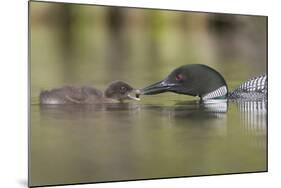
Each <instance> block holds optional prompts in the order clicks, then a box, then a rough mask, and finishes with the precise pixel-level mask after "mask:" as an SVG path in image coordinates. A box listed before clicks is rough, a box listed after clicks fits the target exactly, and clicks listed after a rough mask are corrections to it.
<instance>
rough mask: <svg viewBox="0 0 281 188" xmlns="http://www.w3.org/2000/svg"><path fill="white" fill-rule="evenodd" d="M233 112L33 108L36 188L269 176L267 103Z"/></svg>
mask: <svg viewBox="0 0 281 188" xmlns="http://www.w3.org/2000/svg"><path fill="white" fill-rule="evenodd" d="M165 99H166V98H165V97H164V96H163V97H160V98H158V99H157V100H161V101H163V100H165ZM225 105H226V103H223V104H222V105H219V106H218V107H217V106H215V107H214V108H204V105H203V107H202V105H200V104H198V103H197V102H195V101H191V102H187V103H184V104H182V103H180V102H178V101H174V100H170V101H167V105H165V103H164V104H161V105H156V104H143V103H126V104H110V105H89V106H82V105H81V106H79V105H68V106H67V105H65V106H56V105H49V106H48V105H45V106H40V105H32V106H31V116H32V120H31V135H30V136H31V153H30V157H31V164H30V165H31V166H30V167H31V168H30V173H31V177H32V178H31V182H32V185H44V184H68V183H82V182H100V181H113V180H130V179H146V178H162V177H175V176H193V175H207V174H222V173H236V172H255V171H265V170H266V169H267V162H266V161H267V160H266V159H267V158H266V151H267V150H266V129H267V125H266V110H265V109H264V108H265V106H264V105H265V104H264V103H257V102H251V103H246V104H242V108H241V107H239V104H237V103H234V102H230V103H229V104H228V111H227V112H223V111H224V110H225ZM262 105H263V106H262ZM240 106H241V104H240Z"/></svg>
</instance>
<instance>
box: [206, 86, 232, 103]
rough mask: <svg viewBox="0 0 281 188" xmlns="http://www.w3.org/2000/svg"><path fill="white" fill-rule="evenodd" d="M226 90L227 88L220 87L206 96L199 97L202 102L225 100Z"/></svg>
mask: <svg viewBox="0 0 281 188" xmlns="http://www.w3.org/2000/svg"><path fill="white" fill-rule="evenodd" d="M227 93H228V89H227V86H226V85H224V86H221V87H219V88H217V89H215V90H214V91H211V92H209V93H207V94H204V95H202V96H201V99H202V100H208V99H226V98H227Z"/></svg>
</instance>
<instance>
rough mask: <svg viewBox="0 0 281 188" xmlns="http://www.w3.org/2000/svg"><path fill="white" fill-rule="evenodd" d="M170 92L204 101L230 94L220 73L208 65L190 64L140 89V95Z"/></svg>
mask: <svg viewBox="0 0 281 188" xmlns="http://www.w3.org/2000/svg"><path fill="white" fill-rule="evenodd" d="M169 91H170V92H175V93H179V94H185V95H192V96H199V97H200V98H202V99H211V98H219V97H226V95H227V92H228V91H227V85H226V82H225V80H224V78H223V77H222V75H221V74H220V73H219V72H217V71H216V70H214V69H213V68H211V67H209V66H206V65H202V64H190V65H183V66H181V67H179V68H177V69H175V70H174V71H172V72H171V73H170V75H168V77H167V78H165V79H164V80H162V81H159V82H157V83H154V84H152V85H150V86H147V87H145V88H143V89H140V94H143V95H154V94H159V93H163V92H169Z"/></svg>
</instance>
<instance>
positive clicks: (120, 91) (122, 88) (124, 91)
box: [104, 81, 139, 101]
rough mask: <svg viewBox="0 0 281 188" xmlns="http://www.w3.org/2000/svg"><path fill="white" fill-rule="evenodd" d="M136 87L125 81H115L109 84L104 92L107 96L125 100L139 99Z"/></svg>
mask: <svg viewBox="0 0 281 188" xmlns="http://www.w3.org/2000/svg"><path fill="white" fill-rule="evenodd" d="M135 91H136V90H135V89H134V88H132V87H131V86H130V85H129V84H127V83H126V82H123V81H114V82H112V83H110V84H109V86H108V87H107V89H106V90H105V92H104V95H105V97H107V98H111V99H116V100H119V101H123V100H126V99H133V100H139V98H136V97H134V94H135Z"/></svg>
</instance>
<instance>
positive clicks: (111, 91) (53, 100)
mask: <svg viewBox="0 0 281 188" xmlns="http://www.w3.org/2000/svg"><path fill="white" fill-rule="evenodd" d="M134 91H135V89H133V88H132V87H131V86H130V85H129V84H127V83H125V82H122V81H115V82H112V83H111V84H110V85H109V86H108V87H107V89H106V90H105V92H104V93H103V92H102V91H100V90H98V89H96V88H94V87H89V86H82V87H74V86H64V87H61V88H56V89H52V90H50V91H42V92H41V93H40V97H39V98H40V103H41V104H97V103H112V102H114V101H116V100H117V101H120V102H122V101H123V100H127V99H136V98H135V97H133V96H131V95H130V94H131V93H132V92H134ZM136 100H138V99H136Z"/></svg>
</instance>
